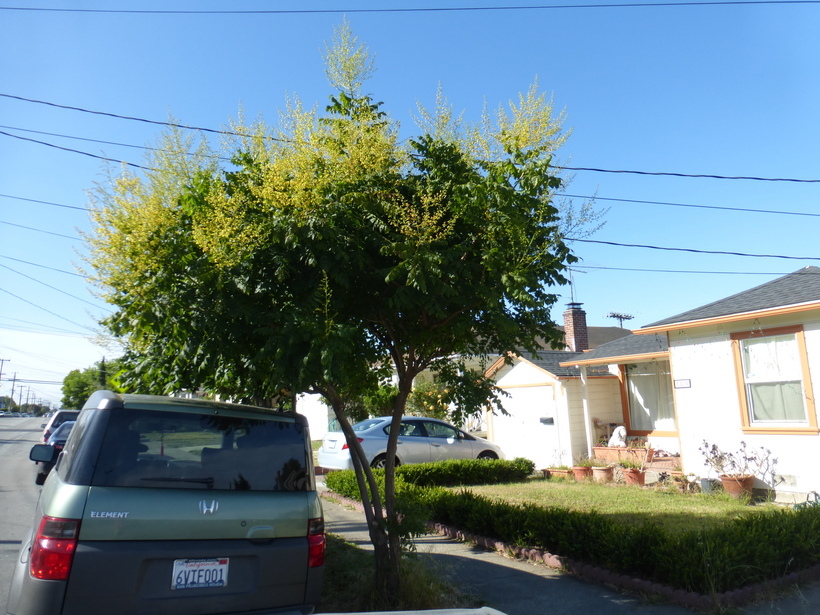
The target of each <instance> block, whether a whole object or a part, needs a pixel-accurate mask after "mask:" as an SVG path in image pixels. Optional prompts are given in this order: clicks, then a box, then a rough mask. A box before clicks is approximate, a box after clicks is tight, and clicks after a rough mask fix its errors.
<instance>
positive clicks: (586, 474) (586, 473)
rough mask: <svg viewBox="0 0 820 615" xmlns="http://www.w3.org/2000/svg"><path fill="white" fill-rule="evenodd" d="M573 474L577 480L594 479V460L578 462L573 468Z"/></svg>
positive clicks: (583, 459)
mask: <svg viewBox="0 0 820 615" xmlns="http://www.w3.org/2000/svg"><path fill="white" fill-rule="evenodd" d="M572 473H573V474H574V475H575V480H586V479H588V478H592V459H589V458H587V457H584V458H582V459H579V460H578V461H576V463H575V465H574V466H572Z"/></svg>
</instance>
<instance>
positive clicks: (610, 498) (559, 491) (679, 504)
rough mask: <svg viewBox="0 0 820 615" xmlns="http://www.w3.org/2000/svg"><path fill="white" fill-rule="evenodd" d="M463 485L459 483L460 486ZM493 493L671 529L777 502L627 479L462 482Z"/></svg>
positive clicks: (710, 522) (733, 516)
mask: <svg viewBox="0 0 820 615" xmlns="http://www.w3.org/2000/svg"><path fill="white" fill-rule="evenodd" d="M460 489H461V488H460ZM464 489H469V490H470V491H472V492H474V493H476V494H480V495H483V496H486V497H489V498H494V499H499V500H504V501H506V502H515V503H531V504H536V505H538V506H544V507H547V506H553V507H558V508H564V509H569V510H578V511H590V510H595V511H597V512H598V513H600V514H602V515H605V516H608V517H611V518H612V519H613V520H614V521H616V522H617V523H630V524H636V525H640V524H642V523H644V522H649V523H657V524H660V525H663V526H666V527H667V528H668V529H670V530H673V531H684V530H687V529H705V528H706V527H709V526H717V525H720V524H722V523H723V522H725V521H727V520H730V519H736V518H738V517H741V516H743V515H754V514H758V513H760V512H762V511H764V510H768V509H770V508H771V507H774V506H776V505H775V504H768V503H767V504H756V505H754V506H750V505H748V504H745V503H743V502H740V501H738V500H734V499H732V498H731V497H729V496H727V495H726V494H723V493H716V494H702V493H687V494H684V493H679V492H678V491H676V490H674V491H673V490H672V489H663V488H644V489H642V488H640V487H632V486H627V485H623V484H599V483H593V482H583V483H578V482H574V481H565V480H542V479H531V480H530V481H528V482H526V483H513V484H506V485H486V486H474V487H464Z"/></svg>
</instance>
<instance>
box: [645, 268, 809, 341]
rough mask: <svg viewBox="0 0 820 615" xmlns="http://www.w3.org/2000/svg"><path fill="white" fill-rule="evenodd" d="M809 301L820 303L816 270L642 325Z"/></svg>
mask: <svg viewBox="0 0 820 615" xmlns="http://www.w3.org/2000/svg"><path fill="white" fill-rule="evenodd" d="M811 301H820V267H804V268H803V269H799V270H798V271H795V272H794V273H790V274H788V275H785V276H783V277H781V278H777V279H776V280H772V281H771V282H766V283H765V284H761V285H760V286H756V287H754V288H752V289H749V290H745V291H743V292H740V293H737V294H736V295H732V296H731V297H726V298H725V299H720V300H718V301H715V302H713V303H709V304H707V305H704V306H701V307H699V308H695V309H693V310H689V311H688V312H683V313H681V314H678V315H677V316H671V317H669V318H664V319H663V320H659V321H657V322H653V323H651V324H649V325H645V327H644V328H646V327H658V326H663V325H669V324H676V323H681V322H689V321H692V320H704V319H707V318H716V317H718V316H729V315H732V314H742V313H744V312H755V311H758V310H765V309H770V308H777V307H783V306H786V305H797V304H800V303H808V302H811Z"/></svg>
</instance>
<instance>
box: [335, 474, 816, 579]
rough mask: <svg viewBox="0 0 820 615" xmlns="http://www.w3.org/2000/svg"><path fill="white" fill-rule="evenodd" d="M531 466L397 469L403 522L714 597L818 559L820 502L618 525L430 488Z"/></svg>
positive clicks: (342, 489) (341, 478)
mask: <svg viewBox="0 0 820 615" xmlns="http://www.w3.org/2000/svg"><path fill="white" fill-rule="evenodd" d="M475 464H480V465H479V469H483V475H481V476H476V475H475V471H476V467H475ZM533 468H534V466H533V465H532V462H529V461H527V460H519V459H515V460H513V461H501V462H499V461H492V462H485V461H481V462H475V461H469V460H467V461H464V460H462V461H455V462H453V461H445V462H439V463H435V464H418V465H413V466H402V467H400V468H398V469H397V476H396V491H397V507H398V508H399V511H400V512H401V513H402V515H403V516H404V518H405V519H406V522H407V526H406V528H405V529H406V530H407V531H409V532H415V533H417V532H420V531H421V530H420V524H421V522H422V520H430V521H434V522H438V523H443V524H445V525H451V526H454V527H458V528H459V529H461V530H464V531H467V532H471V533H475V534H479V535H482V536H487V537H489V538H494V539H496V540H500V541H503V542H506V543H508V544H511V545H516V546H527V547H536V548H541V549H544V550H546V551H549V552H551V553H557V554H560V555H562V556H564V557H568V558H571V559H574V560H577V561H580V562H584V563H588V564H594V565H597V566H602V567H605V568H608V569H610V570H613V571H615V572H619V573H621V574H627V575H630V576H639V577H642V578H645V579H647V580H651V581H654V582H658V583H663V584H667V585H671V586H673V587H677V588H680V589H683V590H686V591H693V592H698V593H707V594H709V593H719V592H725V591H729V590H732V589H736V588H738V587H742V586H744V585H748V584H752V583H759V582H763V581H768V580H775V579H778V578H780V577H782V576H784V575H786V574H789V573H791V572H795V571H799V570H803V569H806V568H809V567H811V566H814V565H816V564H818V563H820V506H808V507H803V508H800V509H795V510H790V509H782V510H773V511H771V512H768V513H761V514H758V515H750V516H744V517H741V518H739V519H736V520H732V521H727V522H726V524H725V525H723V526H720V527H717V528H713V529H708V530H691V531H686V532H670V531H668V530H666V529H665V528H663V527H662V526H657V525H651V524H648V523H647V524H645V525H643V526H639V527H636V526H630V525H624V524H618V523H616V522H614V521H612V520H611V519H610V518H608V517H606V516H604V515H601V514H600V513H597V512H595V511H586V512H581V511H571V510H566V509H562V508H556V507H541V506H537V505H534V504H526V505H521V504H511V503H509V502H504V501H498V500H493V499H490V498H486V497H484V496H480V495H476V494H474V493H472V492H471V491H469V490H466V489H462V490H460V491H453V490H451V489H446V488H444V487H443V486H430V485H434V484H435V481H436V480H441V481H442V482H443V484H448V485H449V484H451V483H456V484H462V485H464V484H467V481H468V480H472V481H476V482H475V483H474V484H486V483H488V482H491V481H490V480H489V477H493V480H497V481H498V482H509V481H504V480H503V479H502V478H501V477H503V476H506V475H507V474H508V473H512V474H513V475H514V476H516V480H520V477H521V476H528V475H529V473H531V472H532V469H533ZM399 470H400V472H399ZM377 475H378V476H379V477H380V478H381V477H383V473H378V472H377ZM456 477H460V478H458V479H456ZM459 481H461V482H459ZM327 485H328V487H329V488H330V489H332V490H333V491H336V492H337V493H340V494H343V495H346V496H348V497H355V498H358V496H359V491H358V487H357V486H356V480H355V477H354V475H353V472H352V471H349V472H348V471H345V472H333V473H331V474H329V475H328V476H327Z"/></svg>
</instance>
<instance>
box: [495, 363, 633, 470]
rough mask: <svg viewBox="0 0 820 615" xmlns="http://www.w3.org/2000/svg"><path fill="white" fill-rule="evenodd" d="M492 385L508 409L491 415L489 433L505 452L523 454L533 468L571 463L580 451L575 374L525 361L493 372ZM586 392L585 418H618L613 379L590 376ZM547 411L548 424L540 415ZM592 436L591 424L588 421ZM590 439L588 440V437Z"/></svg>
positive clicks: (578, 383) (581, 422)
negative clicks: (589, 401)
mask: <svg viewBox="0 0 820 615" xmlns="http://www.w3.org/2000/svg"><path fill="white" fill-rule="evenodd" d="M497 385H498V386H499V387H500V388H501V389H503V390H504V391H505V392H506V393H507V394H508V396H505V397H504V398H503V399H502V404H503V406H504V408H505V409H506V410H507V412H508V413H509V414H508V415H501V414H496V415H494V416H493V417H492V418H491V423H492V427H491V430H490V434H491V439H492V440H493V441H494V442H495V443H497V444H498V445H499V446H501V448H502V449H503V450H504V453H505V454H506V455H507V457H509V458H512V457H525V458H527V459H531V460H532V461H533V462H535V464H536V467H537V468H546V467H550V466H556V465H571V464H572V463H573V461H574V460H576V459H578V458H580V457H583V456H586V454H587V441H586V429H585V425H584V407H583V393H582V385H581V380H580V378H555V377H554V376H553V375H552V374H549V373H548V372H546V371H544V370H542V369H539V368H537V367H535V366H534V365H532V364H530V363H527V362H525V361H522V362H519V363H517V364H516V365H515V366H514V367H512V368H509V369H508V370H506V371H505V372H503V373H502V374H499V378H498V380H497ZM587 394H588V395H589V396H590V399H592V400H593V401H592V404H590V408H595V414H594V415H593V414H592V410H590V420H591V419H592V418H593V416H595V417H596V418H600V419H601V420H602V421H605V422H610V421H611V422H618V423H620V422H622V420H623V415H622V412H621V402H620V392H619V388H618V380H617V378H614V377H604V378H590V379H588V381H587ZM546 417H552V418H553V420H554V423H553V424H544V423H543V422H542V421H541V419H542V418H546ZM591 434H592V438H593V440H594V439H595V437H596V432H595V429H594V428H592V427H591ZM593 443H594V442H593Z"/></svg>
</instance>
